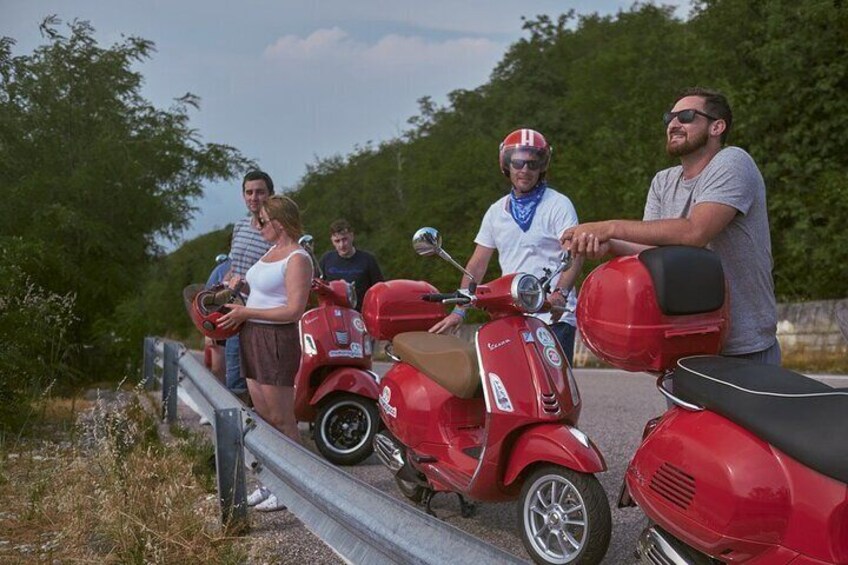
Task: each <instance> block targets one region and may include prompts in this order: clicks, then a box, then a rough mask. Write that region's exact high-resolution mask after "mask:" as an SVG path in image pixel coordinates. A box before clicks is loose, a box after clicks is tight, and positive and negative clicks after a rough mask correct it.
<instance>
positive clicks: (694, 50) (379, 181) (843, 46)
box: [295, 0, 848, 300]
mask: <svg viewBox="0 0 848 565" xmlns="http://www.w3.org/2000/svg"><path fill="white" fill-rule="evenodd" d="M524 27H525V30H526V32H527V37H525V38H524V39H521V40H520V41H518V42H516V43H515V44H513V45H512V46H511V47H510V49H509V50H508V51H507V53H506V54H505V55H504V57H503V59H502V60H501V62H500V63H499V64H498V65H497V67H496V68H495V69H494V71H493V72H492V75H491V78H490V80H489V82H487V83H486V84H484V85H483V86H481V87H479V88H477V89H475V90H470V91H469V90H458V91H455V92H452V93H451V94H450V95H449V97H448V99H449V103H448V106H447V107H438V106H437V105H435V104H434V103H433V101H432V99H430V98H429V97H424V98H422V99H421V101H420V113H419V115H418V116H415V117H413V118H412V119H411V120H410V125H411V129H410V131H407V132H405V133H404V135H402V136H400V137H399V138H398V139H394V140H391V141H389V142H386V143H384V144H381V145H379V146H377V147H367V148H359V149H358V150H357V151H356V152H354V153H353V154H351V155H349V156H346V157H341V156H336V157H333V158H330V159H325V160H320V161H318V162H317V163H315V164H314V165H313V166H312V167H311V168H310V169H309V171H308V173H307V174H306V176H305V177H304V178H303V179H302V181H301V183H300V186H299V187H298V190H297V191H296V194H295V198H296V199H297V201H298V202H299V203H301V205H302V206H303V207H304V208H305V210H306V212H305V215H306V220H307V224H308V226H309V227H310V228H311V229H312V230H313V231H315V232H316V233H319V234H320V233H321V231H322V230H324V229H326V226H328V225H329V223H330V222H331V221H332V220H333V219H335V218H336V217H338V216H346V217H347V218H348V219H349V220H351V222H352V223H353V224H354V226H355V227H356V229H357V233H358V234H359V244H360V245H361V246H363V247H365V248H367V249H371V250H372V251H375V252H376V253H377V256H378V259H379V260H380V262H381V264H382V265H383V266H384V270H385V271H386V273H387V275H388V276H392V277H402V278H427V279H428V280H431V281H433V282H435V283H436V284H437V285H438V286H439V287H440V288H443V289H447V288H451V287H453V286H455V285H456V282H457V281H458V279H459V275H458V273H456V271H454V270H453V269H451V268H450V267H448V266H447V265H444V264H442V263H441V262H434V261H428V260H424V259H421V258H418V257H416V256H415V255H414V253H413V252H412V251H411V249H410V246H409V238H410V236H411V234H412V233H413V231H414V230H415V229H416V228H417V227H420V226H422V225H432V226H436V227H439V228H440V229H441V230H442V232H443V235H444V237H445V244H446V246H447V248H448V249H450V250H451V253H452V254H454V256H455V257H456V258H457V259H458V260H459V261H460V262H464V260H465V259H467V257H468V256H469V255H470V252H471V250H472V247H473V243H472V241H473V238H474V235H475V234H476V231H477V229H478V226H479V222H480V220H481V218H482V216H483V213H484V212H485V210H486V208H487V207H488V206H489V205H490V204H491V203H492V202H493V201H494V200H495V199H497V198H498V197H499V196H501V195H503V194H504V193H505V190H506V187H507V183H506V181H505V179H504V178H503V177H502V176H501V175H500V173H499V171H498V168H497V165H496V162H497V148H498V143H499V142H500V141H501V140H502V139H503V137H504V136H505V135H506V134H507V133H509V132H510V131H512V130H513V129H515V128H518V127H532V128H535V129H538V130H539V131H541V132H543V133H544V134H545V136H546V137H547V138H548V140H549V141H550V142H551V143H552V144H553V145H554V153H553V161H552V164H551V169H550V172H549V175H548V178H549V181H550V184H551V186H553V187H555V188H557V189H559V190H561V191H562V192H564V193H565V194H567V195H568V196H569V197H570V198H571V199H572V201H573V202H574V204H575V206H576V208H577V212H578V214H579V216H580V218H581V220H582V221H590V220H598V219H609V218H641V215H642V209H643V206H644V202H645V195H646V192H647V187H648V185H649V183H650V180H651V178H652V177H653V175H654V173H655V172H656V171H658V170H659V169H662V168H665V167H668V166H671V165H673V164H675V162H674V161H673V160H672V159H670V158H669V157H667V156H666V155H665V152H664V150H663V146H664V129H663V127H662V125H661V121H660V116H661V115H662V112H663V111H665V110H667V109H668V107H669V105H670V104H671V102H672V100H673V99H674V97H675V95H676V94H677V92H679V91H680V90H682V89H683V88H685V87H688V86H694V85H699V86H709V87H713V88H717V89H719V90H722V91H724V92H725V93H726V94H727V95H728V97H729V99H730V101H731V104H732V106H733V108H734V115H735V120H734V121H735V125H734V128H733V132H732V134H731V138H730V142H731V143H732V144H734V145H738V146H740V147H743V148H744V149H746V150H748V151H749V152H750V153H751V154H752V155H753V156H754V159H755V160H756V161H757V163H758V164H759V166H760V168H761V170H762V171H763V174H764V176H765V179H766V186H767V190H768V201H769V212H770V219H771V228H772V240H773V254H774V260H775V279H776V285H777V293H778V297H779V299H781V300H798V299H824V298H842V297H845V296H846V295H848V284H847V283H846V281H848V231H846V230H845V229H844V226H845V225H848V198H846V196H848V193H846V191H848V178H846V176H847V175H848V162H847V161H846V160H848V148H846V143H848V141H846V139H848V138H846V136H845V135H844V133H843V132H844V131H845V127H846V125H848V124H846V122H848V111H846V110H848V79H846V75H848V5H846V4H845V3H843V2H834V1H832V0H811V1H808V2H801V3H799V2H790V1H789V0H754V1H749V0H702V1H700V2H696V3H695V4H694V7H693V13H692V15H691V17H690V18H689V19H688V20H687V21H685V22H684V21H681V20H679V19H676V18H675V17H674V14H673V9H672V8H671V7H663V6H655V5H652V4H647V5H646V4H636V5H634V7H633V8H631V9H630V10H627V11H622V12H620V13H619V14H617V15H615V16H599V15H596V14H592V15H584V16H578V15H576V14H575V13H573V12H569V13H566V14H563V15H560V16H557V17H550V16H538V17H536V18H535V19H532V20H527V21H525V25H524ZM317 241H318V242H322V241H326V240H325V239H324V238H321V237H319V238H317ZM495 270H496V267H490V271H491V272H490V274H489V276H492V275H493V274H495V273H494V271H495Z"/></svg>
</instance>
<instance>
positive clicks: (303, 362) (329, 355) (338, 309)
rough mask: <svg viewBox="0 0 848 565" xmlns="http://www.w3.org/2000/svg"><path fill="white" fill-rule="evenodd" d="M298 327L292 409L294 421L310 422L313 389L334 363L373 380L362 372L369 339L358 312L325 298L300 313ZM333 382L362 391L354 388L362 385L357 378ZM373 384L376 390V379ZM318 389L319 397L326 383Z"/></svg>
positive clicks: (366, 366) (368, 360) (344, 389)
mask: <svg viewBox="0 0 848 565" xmlns="http://www.w3.org/2000/svg"><path fill="white" fill-rule="evenodd" d="M319 300H320V298H319ZM299 329H300V346H301V357H300V367H299V368H298V371H297V375H296V376H295V379H294V389H295V390H294V412H295V418H297V420H298V421H301V422H311V421H312V420H313V419H314V418H315V410H314V405H315V404H316V403H317V399H315V398H314V397H315V394H316V391H317V390H318V387H319V386H321V385H322V383H324V379H325V378H326V377H327V375H328V374H332V373H333V372H334V369H335V368H336V367H339V368H341V367H345V368H351V369H359V371H353V372H352V373H351V375H353V374H356V375H359V376H367V377H368V378H369V379H370V380H371V381H374V378H373V377H372V376H370V374H369V373H367V372H365V371H366V370H369V369H371V342H370V340H369V338H368V334H367V333H366V331H365V324H364V322H363V321H362V317H361V316H360V315H359V312H357V311H356V310H353V309H352V308H345V307H342V306H335V305H333V304H330V303H327V302H325V301H322V304H321V305H320V306H318V307H317V308H313V309H312V310H309V311H307V312H306V313H304V314H303V316H302V317H301V319H300V325H299ZM341 374H342V375H343V374H344V372H342V373H341ZM336 383H338V384H339V386H341V387H342V388H336V389H335V391H342V392H352V393H356V394H362V393H360V392H358V391H357V390H356V389H357V388H360V387H362V386H363V385H362V384H361V383H360V382H359V379H357V378H348V379H346V380H344V379H342V380H338V379H337V380H336ZM374 385H375V386H374V390H376V389H377V387H376V382H375V383H374ZM347 386H350V387H353V388H347ZM322 389H323V392H322V394H321V396H322V397H323V396H325V395H326V394H327V393H328V392H329V390H328V388H327V386H322ZM363 396H367V395H363ZM368 397H369V398H372V396H368ZM374 397H375V396H374Z"/></svg>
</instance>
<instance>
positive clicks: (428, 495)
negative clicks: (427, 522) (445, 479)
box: [421, 489, 438, 518]
mask: <svg viewBox="0 0 848 565" xmlns="http://www.w3.org/2000/svg"><path fill="white" fill-rule="evenodd" d="M435 494H436V492H435V491H432V490H429V489H428V490H427V491H425V492H424V496H423V497H422V498H421V505H422V506H424V512H426V513H427V514H429V515H430V516H433V517H435V518H438V516H436V513H435V512H433V509H432V508H430V504H432V502H433V496H434V495H435Z"/></svg>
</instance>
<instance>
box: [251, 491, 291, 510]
mask: <svg viewBox="0 0 848 565" xmlns="http://www.w3.org/2000/svg"><path fill="white" fill-rule="evenodd" d="M285 509H286V505H285V504H283V503H282V502H280V501H279V500H277V497H276V496H275V495H273V494H272V495H270V496H269V497H268V498H266V499H265V501H264V502H263V503H262V504H257V505H256V510H257V511H259V512H277V511H278V510H285Z"/></svg>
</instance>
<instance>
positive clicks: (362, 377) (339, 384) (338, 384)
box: [309, 367, 380, 406]
mask: <svg viewBox="0 0 848 565" xmlns="http://www.w3.org/2000/svg"><path fill="white" fill-rule="evenodd" d="M339 391H342V392H350V393H353V394H358V395H360V396H364V397H365V398H371V399H372V400H377V397H379V396H380V389H379V388H378V386H377V381H376V379H375V378H374V375H372V374H371V373H369V372H368V371H365V370H363V369H357V368H355V367H339V368H338V369H336V370H334V371H332V372H331V373H330V374H328V375H327V376H326V377H325V378H324V380H323V381H322V382H321V384H320V385H319V386H318V388H317V389H316V390H315V394H313V395H312V398H311V399H310V400H309V404H311V405H312V406H317V405H318V404H319V403H320V402H321V400H323V399H324V397H325V396H327V395H328V394H332V393H334V392H339Z"/></svg>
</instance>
